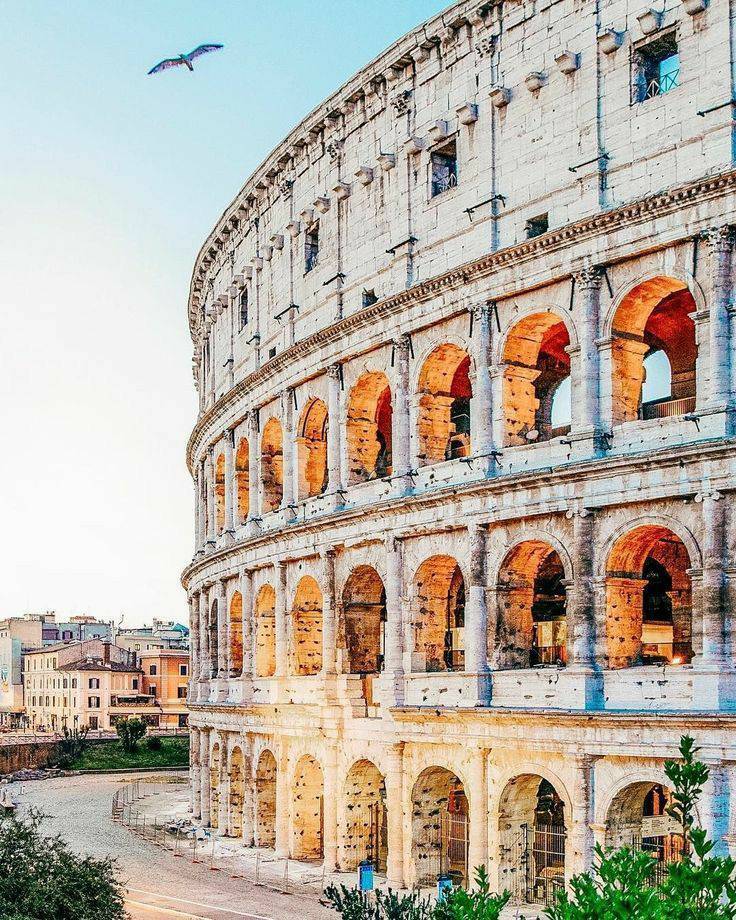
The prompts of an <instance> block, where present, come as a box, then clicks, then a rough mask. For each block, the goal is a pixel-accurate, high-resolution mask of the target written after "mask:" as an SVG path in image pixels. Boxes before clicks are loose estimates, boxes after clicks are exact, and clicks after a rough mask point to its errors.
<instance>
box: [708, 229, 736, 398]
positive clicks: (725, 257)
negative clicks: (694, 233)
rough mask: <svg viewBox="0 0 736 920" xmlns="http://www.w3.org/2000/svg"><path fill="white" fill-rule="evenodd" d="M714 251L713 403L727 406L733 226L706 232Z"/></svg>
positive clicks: (710, 375) (711, 262)
mask: <svg viewBox="0 0 736 920" xmlns="http://www.w3.org/2000/svg"><path fill="white" fill-rule="evenodd" d="M703 236H704V238H705V240H706V242H707V244H708V249H709V253H710V276H711V292H710V303H709V309H710V321H709V327H710V334H709V352H710V354H709V363H710V374H709V379H710V394H709V395H710V405H711V408H713V409H720V408H725V407H726V406H727V405H728V404H729V403H730V395H731V392H730V391H731V382H730V377H731V355H730V339H731V334H730V316H729V308H730V306H731V298H732V284H731V258H732V252H733V231H732V229H731V227H728V226H722V227H713V228H712V229H710V230H706V231H705V233H704V234H703Z"/></svg>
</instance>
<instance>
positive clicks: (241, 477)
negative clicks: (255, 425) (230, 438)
mask: <svg viewBox="0 0 736 920" xmlns="http://www.w3.org/2000/svg"><path fill="white" fill-rule="evenodd" d="M235 482H236V486H237V491H238V510H237V514H238V523H240V524H244V523H245V522H246V521H247V519H248V513H249V511H250V448H249V447H248V440H247V438H241V439H240V440H239V441H238V449H237V451H236V452H235Z"/></svg>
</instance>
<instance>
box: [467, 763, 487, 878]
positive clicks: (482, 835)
mask: <svg viewBox="0 0 736 920" xmlns="http://www.w3.org/2000/svg"><path fill="white" fill-rule="evenodd" d="M487 754H488V752H487V751H485V750H483V749H482V748H481V749H476V750H473V752H472V756H471V760H470V764H469V766H468V789H467V790H466V792H467V794H468V802H469V806H470V807H469V809H468V810H469V814H470V829H469V831H468V871H469V873H470V880H471V882H472V881H473V880H474V878H475V870H476V869H478V868H479V867H480V866H484V867H485V868H488V793H487V788H486V758H487Z"/></svg>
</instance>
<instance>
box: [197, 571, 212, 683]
mask: <svg viewBox="0 0 736 920" xmlns="http://www.w3.org/2000/svg"><path fill="white" fill-rule="evenodd" d="M208 625H209V598H208V597H207V590H206V588H202V590H201V591H200V592H199V640H200V641H199V679H200V680H209V679H210V635H209V629H208Z"/></svg>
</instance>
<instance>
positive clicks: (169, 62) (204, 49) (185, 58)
mask: <svg viewBox="0 0 736 920" xmlns="http://www.w3.org/2000/svg"><path fill="white" fill-rule="evenodd" d="M220 48H222V45H198V46H197V47H196V48H195V49H194V51H190V52H189V54H180V55H179V57H175V58H164V60H163V61H159V62H158V64H156V66H155V67H152V68H151V69H150V70H149V71H148V75H149V76H150V75H151V74H152V73H161V71H162V70H168V69H169V67H180V66H181V65H182V64H185V65H186V67H187V69H188V70H194V67H192V61H193V60H194V59H195V58H198V57H200V56H201V55H203V54H209V52H210V51H217V50H219V49H220Z"/></svg>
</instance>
